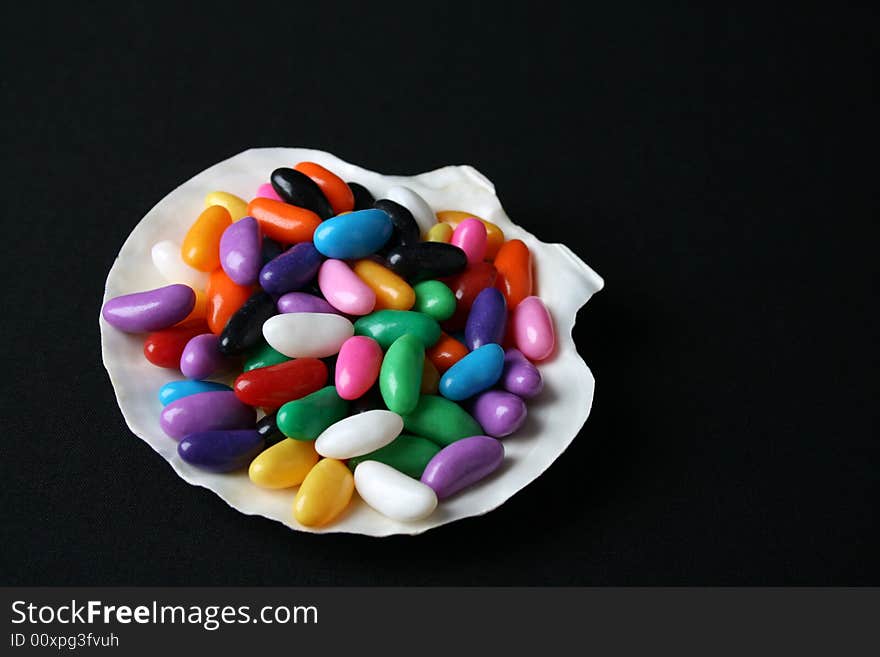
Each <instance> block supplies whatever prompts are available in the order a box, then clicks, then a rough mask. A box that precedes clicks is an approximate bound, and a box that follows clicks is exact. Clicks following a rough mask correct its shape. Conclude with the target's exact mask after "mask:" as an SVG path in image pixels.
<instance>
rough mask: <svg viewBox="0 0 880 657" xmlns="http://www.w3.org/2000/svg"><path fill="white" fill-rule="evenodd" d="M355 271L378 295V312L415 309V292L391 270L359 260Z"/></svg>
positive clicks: (370, 261)
mask: <svg viewBox="0 0 880 657" xmlns="http://www.w3.org/2000/svg"><path fill="white" fill-rule="evenodd" d="M353 269H354V273H355V274H357V275H358V277H359V278H360V279H361V280H362V281H364V283H366V284H367V285H368V286H369V287H370V289H371V290H373V292H374V293H375V294H376V310H383V309H389V308H390V309H392V310H409V309H410V308H412V307H413V304H414V303H415V300H416V295H415V292H413V289H412V288H411V287H410V286H409V283H407V282H406V281H405V280H403V279H402V278H401V277H400V276H398V275H397V274H395V273H394V272H393V271H391V270H390V269H388V268H386V267H383V266H382V265H380V264H379V263H378V262H373V261H372V260H358V261H357V262H356V263H355V264H354V267H353Z"/></svg>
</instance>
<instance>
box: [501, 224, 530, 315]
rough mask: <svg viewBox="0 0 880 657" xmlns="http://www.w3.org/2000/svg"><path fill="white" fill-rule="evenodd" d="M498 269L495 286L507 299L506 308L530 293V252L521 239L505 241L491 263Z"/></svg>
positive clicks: (512, 307)
mask: <svg viewBox="0 0 880 657" xmlns="http://www.w3.org/2000/svg"><path fill="white" fill-rule="evenodd" d="M493 264H494V265H495V269H497V270H498V277H497V278H496V279H495V287H496V288H498V289H499V290H500V291H501V294H503V295H504V298H505V300H506V301H507V308H508V310H513V309H514V308H516V307H517V305H519V302H520V301H522V300H523V299H525V298H526V297H528V296H531V295H532V286H533V281H532V254H531V253H530V252H529V247H527V246H526V245H525V242H523V241H522V240H510V241H509V242H505V243H504V245H503V246H502V247H501V248H500V249H499V251H498V255H496V256H495V261H494V263H493Z"/></svg>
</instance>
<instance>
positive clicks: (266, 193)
mask: <svg viewBox="0 0 880 657" xmlns="http://www.w3.org/2000/svg"><path fill="white" fill-rule="evenodd" d="M256 198H270V199H272V200H273V201H281V200H282V199H281V197H280V196H278V194H276V193H275V188H274V187H272V183H263V184H262V185H260V186H259V187H257V195H256Z"/></svg>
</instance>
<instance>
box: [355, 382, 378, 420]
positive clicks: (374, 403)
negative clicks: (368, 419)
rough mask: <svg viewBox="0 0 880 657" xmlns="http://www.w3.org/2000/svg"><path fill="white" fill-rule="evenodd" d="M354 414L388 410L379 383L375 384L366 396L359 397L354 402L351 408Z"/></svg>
mask: <svg viewBox="0 0 880 657" xmlns="http://www.w3.org/2000/svg"><path fill="white" fill-rule="evenodd" d="M349 408H351V411H352V413H366V412H367V411H374V410H381V411H385V410H388V407H387V406H385V400H384V399H382V391H381V390H380V389H379V382H378V381H377V382H376V383H374V384H373V386H372V387H371V388H370V389H369V390H367V391H366V392H365V393H364V394H362V395H361V396H360V397H358V398H357V399H355V400H352V402H351V406H350V407H349Z"/></svg>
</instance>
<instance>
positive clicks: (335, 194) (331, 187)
mask: <svg viewBox="0 0 880 657" xmlns="http://www.w3.org/2000/svg"><path fill="white" fill-rule="evenodd" d="M293 168H294V169H296V170H297V171H299V172H300V173H304V174H306V175H307V176H308V177H309V178H311V179H312V180H313V181H315V183H316V184H317V185H318V187H320V189H321V191H322V192H323V193H324V196H326V197H327V200H328V201H330V205H331V206H332V207H333V213H334V214H340V213H342V212H351V211H352V210H354V193H353V192H352V191H351V188H350V187H349V186H348V185H347V184H346V182H345V181H344V180H343V179H342V178H340V177H339V176H337V175H336V174H335V173H333V172H332V171H329V170H328V169H325V168H324V167H322V166H321V165H320V164H317V163H316V162H300V163H299V164H297V165H296V166H294V167H293Z"/></svg>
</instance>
